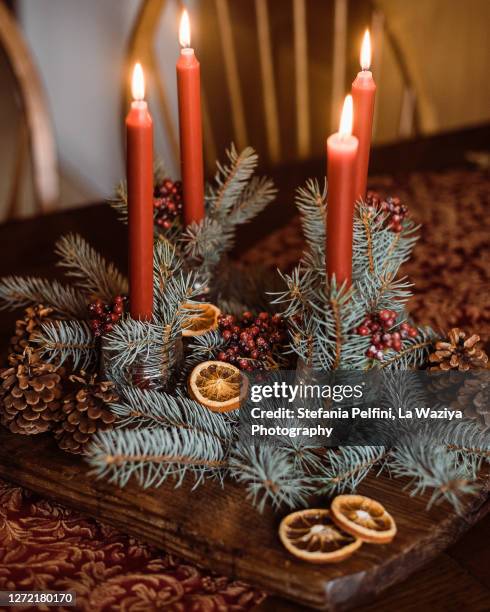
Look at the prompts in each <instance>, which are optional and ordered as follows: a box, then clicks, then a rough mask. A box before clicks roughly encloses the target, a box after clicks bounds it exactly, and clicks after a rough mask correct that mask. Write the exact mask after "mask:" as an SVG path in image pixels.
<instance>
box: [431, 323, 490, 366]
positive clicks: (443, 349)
mask: <svg viewBox="0 0 490 612" xmlns="http://www.w3.org/2000/svg"><path fill="white" fill-rule="evenodd" d="M429 362H430V363H432V364H435V365H433V366H432V367H431V368H430V369H431V370H444V371H447V370H459V371H461V372H465V371H467V370H475V369H482V368H486V367H487V364H488V356H487V354H486V353H485V351H484V350H483V349H482V348H481V343H480V336H477V335H476V334H473V335H472V336H470V337H469V338H467V334H466V332H464V331H463V330H461V329H459V328H458V327H455V328H454V329H452V330H451V331H450V332H449V334H448V339H447V340H439V341H438V342H436V345H435V351H434V352H433V353H432V354H431V355H429Z"/></svg>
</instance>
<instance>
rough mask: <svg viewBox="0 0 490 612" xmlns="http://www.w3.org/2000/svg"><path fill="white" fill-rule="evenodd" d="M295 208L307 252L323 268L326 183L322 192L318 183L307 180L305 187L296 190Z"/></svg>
mask: <svg viewBox="0 0 490 612" xmlns="http://www.w3.org/2000/svg"><path fill="white" fill-rule="evenodd" d="M296 206H297V207H298V210H299V213H300V217H301V225H302V228H303V234H304V236H305V238H306V242H307V247H308V252H309V253H316V254H318V256H319V258H320V263H321V264H323V267H324V268H325V244H326V239H327V230H326V218H327V183H326V181H325V184H324V187H323V190H321V189H320V186H319V185H318V181H316V180H312V179H310V180H308V181H307V182H306V185H305V187H300V188H298V190H297V192H296Z"/></svg>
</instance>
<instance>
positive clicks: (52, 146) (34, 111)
mask: <svg viewBox="0 0 490 612" xmlns="http://www.w3.org/2000/svg"><path fill="white" fill-rule="evenodd" d="M0 43H1V45H2V47H3V48H4V49H5V52H6V54H7V57H8V60H9V62H10V65H11V67H12V70H13V73H14V76H15V78H16V82H17V86H18V89H19V97H20V101H21V104H22V107H23V108H22V110H23V113H24V115H25V124H26V126H27V132H28V144H29V149H30V156H31V160H32V171H33V183H34V193H35V197H36V202H37V206H38V208H39V210H40V211H41V212H43V213H46V212H49V211H51V210H53V209H54V208H55V207H56V205H57V204H58V201H59V189H60V187H59V175H58V158H57V153H56V143H55V139H54V133H53V127H52V123H51V117H50V114H49V110H48V105H47V101H46V96H45V93H44V89H43V86H42V83H41V80H40V78H39V75H38V72H37V69H36V67H35V65H34V63H33V60H32V58H31V54H30V52H29V49H28V47H27V45H26V43H25V41H24V38H23V36H22V35H21V33H20V30H19V28H18V27H17V24H16V23H15V20H14V19H13V17H12V16H11V14H10V12H9V10H8V9H7V8H6V7H5V5H4V4H3V3H0ZM21 137H22V134H21ZM14 183H15V180H14Z"/></svg>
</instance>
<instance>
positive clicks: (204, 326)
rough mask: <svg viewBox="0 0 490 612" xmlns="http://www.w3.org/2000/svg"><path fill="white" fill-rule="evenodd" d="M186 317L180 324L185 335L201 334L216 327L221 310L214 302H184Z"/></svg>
mask: <svg viewBox="0 0 490 612" xmlns="http://www.w3.org/2000/svg"><path fill="white" fill-rule="evenodd" d="M184 308H185V310H186V312H187V313H188V314H187V317H186V319H185V322H184V324H183V326H182V335H183V336H186V337H193V336H202V335H203V334H206V333H207V332H209V331H212V330H213V329H216V328H217V327H218V318H219V316H220V314H221V310H220V309H219V308H218V307H217V306H215V305H214V304H184Z"/></svg>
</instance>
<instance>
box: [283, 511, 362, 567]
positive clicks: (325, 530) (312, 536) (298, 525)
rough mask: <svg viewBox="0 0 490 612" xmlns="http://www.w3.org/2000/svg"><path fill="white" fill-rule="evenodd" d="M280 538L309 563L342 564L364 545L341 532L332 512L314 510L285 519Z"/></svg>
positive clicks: (286, 545) (293, 514) (295, 553)
mask: <svg viewBox="0 0 490 612" xmlns="http://www.w3.org/2000/svg"><path fill="white" fill-rule="evenodd" d="M279 537H280V538H281V542H282V543H283V544H284V546H285V547H286V548H287V549H288V550H289V552H290V553H292V554H293V555H294V556H295V557H298V558H299V559H303V561H308V562H309V563H338V562H339V561H343V560H344V559H347V557H350V556H351V555H352V553H354V552H355V551H356V550H357V549H358V548H359V547H360V546H361V544H362V541H361V540H360V539H359V538H357V537H354V536H352V535H351V534H350V533H347V532H345V531H344V530H342V529H340V528H339V527H338V526H337V525H336V524H335V523H334V522H333V521H332V517H331V515H330V512H329V511H328V510H324V509H313V508H311V509H308V510H299V511H298V512H293V513H292V514H288V516H286V517H285V518H283V519H282V521H281V525H280V527H279Z"/></svg>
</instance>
